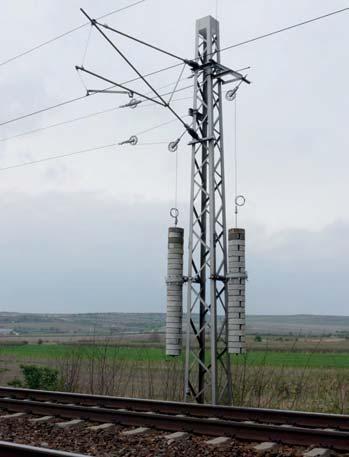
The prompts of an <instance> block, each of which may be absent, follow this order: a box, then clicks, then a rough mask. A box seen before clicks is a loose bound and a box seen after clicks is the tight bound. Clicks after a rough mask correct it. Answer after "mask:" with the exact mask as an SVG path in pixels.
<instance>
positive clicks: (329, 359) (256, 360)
mask: <svg viewBox="0 0 349 457" xmlns="http://www.w3.org/2000/svg"><path fill="white" fill-rule="evenodd" d="M76 356H80V357H82V358H83V359H88V358H98V357H102V356H103V357H104V356H107V357H108V358H117V359H119V360H123V361H139V362H142V361H153V362H154V361H164V360H166V356H165V354H164V351H163V350H162V349H160V348H144V349H143V348H135V347H104V346H77V345H62V344H26V345H13V346H10V345H9V346H7V345H6V346H2V347H0V358H4V357H6V358H11V359H14V360H17V361H20V360H31V361H35V360H37V359H46V360H54V359H61V358H63V359H65V358H70V357H76ZM181 358H182V357H181ZM233 361H234V363H238V364H247V365H248V366H270V367H286V368H288V367H294V368H304V367H309V368H349V354H347V353H339V352H338V353H337V352H331V353H329V352H313V353H311V352H290V351H285V352H284V351H270V350H269V351H267V352H264V351H251V352H249V353H248V354H247V355H246V356H234V357H233Z"/></svg>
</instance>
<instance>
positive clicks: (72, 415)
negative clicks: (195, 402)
mask: <svg viewBox="0 0 349 457" xmlns="http://www.w3.org/2000/svg"><path fill="white" fill-rule="evenodd" d="M0 409H4V410H7V411H13V412H26V413H29V414H34V415H47V414H48V413H49V414H50V415H53V416H59V417H62V418H67V419H76V418H79V419H82V420H88V421H92V422H98V423H114V424H120V425H123V426H143V427H150V428H154V429H157V430H162V431H171V432H175V431H185V432H189V433H194V434H201V435H208V436H222V435H223V436H227V437H231V438H236V439H241V440H248V441H276V442H280V443H283V444H288V445H301V446H309V445H317V446H322V447H327V448H331V449H335V450H340V451H348V450H349V433H348V432H342V431H328V430H324V429H312V428H303V427H293V426H287V425H286V426H278V425H270V424H258V423H253V422H252V423H251V422H237V421H231V420H223V419H216V418H202V417H199V418H198V417H189V416H180V417H178V415H168V414H158V413H155V412H153V411H150V414H149V411H148V412H136V411H127V410H126V411H125V410H117V409H109V408H101V407H96V406H76V405H69V404H66V405H64V404H60V403H43V402H38V401H32V400H28V399H26V400H18V399H17V400H15V399H9V398H2V399H0Z"/></svg>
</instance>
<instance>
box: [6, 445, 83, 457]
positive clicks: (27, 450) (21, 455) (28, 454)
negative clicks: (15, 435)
mask: <svg viewBox="0 0 349 457" xmlns="http://www.w3.org/2000/svg"><path fill="white" fill-rule="evenodd" d="M0 455H1V457H39V456H41V455H42V456H43V457H49V456H52V457H87V455H86V454H73V453H71V452H64V451H57V450H53V449H47V448H43V447H33V446H26V445H24V444H17V443H10V442H8V441H0Z"/></svg>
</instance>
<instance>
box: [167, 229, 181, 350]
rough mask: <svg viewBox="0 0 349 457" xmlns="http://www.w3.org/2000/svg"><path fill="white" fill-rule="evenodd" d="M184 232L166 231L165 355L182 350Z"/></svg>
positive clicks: (177, 230) (178, 230)
mask: <svg viewBox="0 0 349 457" xmlns="http://www.w3.org/2000/svg"><path fill="white" fill-rule="evenodd" d="M183 242H184V230H183V229H182V228H179V227H170V228H169V230H168V258H167V279H166V284H167V313H166V355H171V356H178V355H180V353H181V349H182V314H183V305H182V303H183Z"/></svg>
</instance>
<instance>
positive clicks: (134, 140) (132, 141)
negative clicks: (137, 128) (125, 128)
mask: <svg viewBox="0 0 349 457" xmlns="http://www.w3.org/2000/svg"><path fill="white" fill-rule="evenodd" d="M137 143H138V137H137V136H136V135H132V136H130V138H129V139H128V140H125V141H121V143H119V146H122V145H124V144H130V145H131V146H136V144H137Z"/></svg>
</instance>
